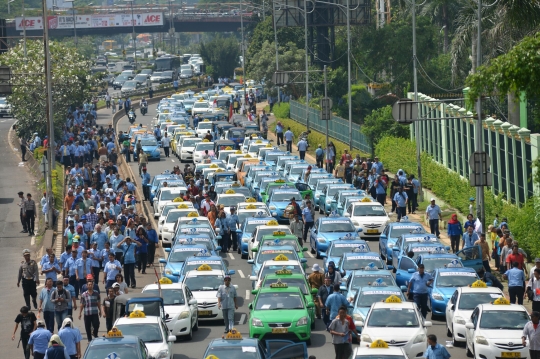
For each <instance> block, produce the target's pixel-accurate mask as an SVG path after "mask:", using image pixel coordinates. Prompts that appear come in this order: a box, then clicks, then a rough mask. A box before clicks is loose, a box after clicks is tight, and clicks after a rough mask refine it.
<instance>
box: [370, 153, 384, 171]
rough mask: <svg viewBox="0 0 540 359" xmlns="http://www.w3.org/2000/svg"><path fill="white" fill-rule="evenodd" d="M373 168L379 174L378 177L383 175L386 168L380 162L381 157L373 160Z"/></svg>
mask: <svg viewBox="0 0 540 359" xmlns="http://www.w3.org/2000/svg"><path fill="white" fill-rule="evenodd" d="M371 168H372V169H373V168H375V173H377V174H378V175H380V174H381V172H382V170H383V169H384V166H383V164H382V162H379V157H375V158H374V159H373V163H372V164H371Z"/></svg>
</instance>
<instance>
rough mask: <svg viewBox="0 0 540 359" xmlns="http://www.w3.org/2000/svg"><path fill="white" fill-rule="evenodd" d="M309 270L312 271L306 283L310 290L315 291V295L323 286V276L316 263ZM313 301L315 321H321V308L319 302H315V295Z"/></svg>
mask: <svg viewBox="0 0 540 359" xmlns="http://www.w3.org/2000/svg"><path fill="white" fill-rule="evenodd" d="M311 270H312V271H313V272H312V273H311V274H310V275H309V276H308V279H307V280H308V283H309V286H310V287H311V289H317V293H318V292H319V288H321V287H322V286H323V285H324V274H323V273H321V268H320V267H319V265H318V264H317V263H315V264H314V265H313V267H311ZM313 297H314V298H313V301H314V302H315V314H316V316H317V319H321V306H320V305H319V301H318V300H317V294H314V296H313Z"/></svg>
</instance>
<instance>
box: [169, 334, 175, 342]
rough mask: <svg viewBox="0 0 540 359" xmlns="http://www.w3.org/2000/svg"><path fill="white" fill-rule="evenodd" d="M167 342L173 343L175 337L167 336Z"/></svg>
mask: <svg viewBox="0 0 540 359" xmlns="http://www.w3.org/2000/svg"><path fill="white" fill-rule="evenodd" d="M167 341H168V342H171V343H174V342H175V341H176V336H175V335H169V337H168V338H167Z"/></svg>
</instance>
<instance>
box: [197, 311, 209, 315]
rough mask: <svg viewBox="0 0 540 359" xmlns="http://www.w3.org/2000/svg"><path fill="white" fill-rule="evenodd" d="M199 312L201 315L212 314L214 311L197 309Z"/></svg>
mask: <svg viewBox="0 0 540 359" xmlns="http://www.w3.org/2000/svg"><path fill="white" fill-rule="evenodd" d="M197 313H198V314H199V315H212V311H211V310H199V311H197Z"/></svg>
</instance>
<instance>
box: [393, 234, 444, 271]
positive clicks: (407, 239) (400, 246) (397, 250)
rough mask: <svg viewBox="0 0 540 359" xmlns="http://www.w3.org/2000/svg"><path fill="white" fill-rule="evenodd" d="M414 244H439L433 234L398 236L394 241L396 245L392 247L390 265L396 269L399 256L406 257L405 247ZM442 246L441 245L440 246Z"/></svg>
mask: <svg viewBox="0 0 540 359" xmlns="http://www.w3.org/2000/svg"><path fill="white" fill-rule="evenodd" d="M414 242H422V243H428V242H434V243H440V242H439V239H437V236H436V235H434V234H428V233H424V234H416V233H414V231H413V233H409V234H402V235H401V236H399V238H398V239H397V241H396V244H395V245H394V247H392V252H393V254H392V265H393V266H394V268H395V267H397V259H398V257H399V256H400V255H407V252H406V251H405V249H406V248H407V245H409V244H410V243H414ZM440 245H442V244H440Z"/></svg>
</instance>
